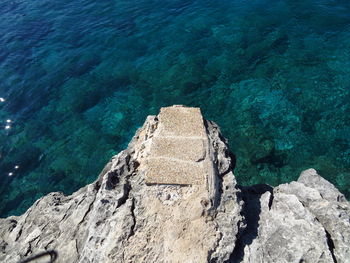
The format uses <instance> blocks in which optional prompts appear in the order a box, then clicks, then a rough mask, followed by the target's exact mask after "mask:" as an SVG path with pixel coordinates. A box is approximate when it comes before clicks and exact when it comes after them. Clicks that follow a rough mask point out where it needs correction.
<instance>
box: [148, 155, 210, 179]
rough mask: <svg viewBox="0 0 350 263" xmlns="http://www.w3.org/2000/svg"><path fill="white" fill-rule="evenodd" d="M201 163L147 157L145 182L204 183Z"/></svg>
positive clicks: (203, 171)
mask: <svg viewBox="0 0 350 263" xmlns="http://www.w3.org/2000/svg"><path fill="white" fill-rule="evenodd" d="M205 178H206V177H205V170H204V167H203V163H196V162H191V161H190V162H188V161H182V160H177V159H173V158H165V157H149V158H148V159H147V170H146V174H145V182H146V184H170V185H171V184H178V185H200V184H204V183H205Z"/></svg>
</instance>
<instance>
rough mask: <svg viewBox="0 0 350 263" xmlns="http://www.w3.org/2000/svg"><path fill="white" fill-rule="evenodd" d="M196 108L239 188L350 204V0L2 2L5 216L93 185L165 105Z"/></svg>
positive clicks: (1, 192) (1, 213)
mask: <svg viewBox="0 0 350 263" xmlns="http://www.w3.org/2000/svg"><path fill="white" fill-rule="evenodd" d="M172 104H184V105H188V106H194V107H201V109H202V112H203V114H204V116H205V117H206V118H207V119H210V120H214V121H215V122H217V123H218V124H219V125H220V127H221V130H222V133H223V135H224V136H225V137H226V138H228V140H229V144H230V147H231V150H232V151H233V153H234V154H235V155H236V156H237V163H236V168H235V175H236V177H237V180H238V182H239V183H240V184H242V185H251V184H257V183H267V184H271V185H277V184H280V183H286V182H290V181H292V180H296V179H297V178H298V175H299V173H300V172H301V171H302V170H303V169H306V168H310V167H314V168H315V169H317V170H318V172H319V173H320V174H321V175H322V176H323V177H325V178H326V179H328V180H329V181H330V182H332V183H333V184H335V185H336V186H337V187H338V188H339V189H340V191H342V192H343V193H344V194H345V195H346V196H347V197H348V198H349V197H350V1H348V0H302V1H301V0H221V1H220V0H218V1H209V0H162V1H159V0H158V1H156V0H99V1H96V0H79V1H78V0H69V1H68V0H40V1H35V0H2V1H1V4H0V183H1V184H0V198H1V203H0V217H5V216H9V215H19V214H21V213H23V212H24V211H25V210H26V209H27V208H28V207H29V206H31V205H32V204H33V203H34V202H35V200H37V199H38V198H40V197H41V196H43V195H45V194H47V193H49V192H52V191H62V192H64V193H65V194H71V193H72V192H74V191H76V190H77V189H79V188H80V187H82V186H84V185H86V184H88V183H91V182H92V181H93V180H95V179H96V178H97V175H98V173H99V172H100V171H101V169H102V168H103V166H104V165H105V163H106V162H107V161H108V160H109V159H110V158H111V157H112V156H113V155H114V154H116V153H118V152H119V151H121V150H122V149H125V148H126V147H127V144H128V142H129V140H130V139H131V138H132V136H133V134H134V133H135V131H136V129H137V128H138V127H140V126H141V125H142V124H143V122H144V120H145V117H146V116H147V115H149V114H157V113H158V112H159V109H160V107H162V106H169V105H172Z"/></svg>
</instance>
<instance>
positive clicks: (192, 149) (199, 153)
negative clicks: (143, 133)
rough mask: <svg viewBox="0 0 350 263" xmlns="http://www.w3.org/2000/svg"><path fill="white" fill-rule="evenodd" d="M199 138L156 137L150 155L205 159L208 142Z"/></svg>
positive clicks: (191, 159)
mask: <svg viewBox="0 0 350 263" xmlns="http://www.w3.org/2000/svg"><path fill="white" fill-rule="evenodd" d="M198 138H200V137H198ZM198 138H197V139H193V138H186V137H154V138H153V141H152V145H151V152H150V155H151V156H152V157H169V158H175V159H180V160H185V161H193V162H199V161H203V160H204V158H205V155H206V150H205V143H206V142H205V140H203V139H198Z"/></svg>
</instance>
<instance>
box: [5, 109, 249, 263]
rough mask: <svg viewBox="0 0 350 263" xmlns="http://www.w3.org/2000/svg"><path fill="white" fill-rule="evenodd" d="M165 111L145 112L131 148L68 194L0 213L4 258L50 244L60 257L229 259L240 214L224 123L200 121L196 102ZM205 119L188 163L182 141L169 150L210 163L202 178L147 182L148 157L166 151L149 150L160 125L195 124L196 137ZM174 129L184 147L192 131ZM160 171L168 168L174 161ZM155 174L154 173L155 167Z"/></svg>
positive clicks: (202, 163) (196, 163)
mask: <svg viewBox="0 0 350 263" xmlns="http://www.w3.org/2000/svg"><path fill="white" fill-rule="evenodd" d="M192 111H193V112H197V113H199V115H198V116H199V117H200V120H201V121H200V122H199V121H198V120H199V119H198V116H197V117H195V118H194V116H193V114H192V113H191V114H188V113H189V112H192ZM162 112H163V113H161V114H163V115H160V116H158V117H154V116H150V117H148V118H147V120H146V122H145V124H144V125H143V127H142V128H141V129H140V130H139V131H138V132H137V133H136V135H135V136H134V138H133V140H132V141H131V143H130V144H129V146H128V149H127V150H125V151H123V152H121V153H120V154H118V155H117V156H114V157H113V158H112V160H111V161H110V162H109V163H108V164H107V165H106V167H105V168H104V170H103V171H102V172H101V174H100V175H99V177H98V179H97V180H96V181H95V182H94V183H92V184H90V185H88V186H86V187H84V188H82V189H80V190H79V191H77V192H76V193H74V194H72V195H70V196H64V195H63V194H62V193H51V194H49V195H47V196H45V197H43V198H41V199H39V200H38V201H36V202H35V203H34V205H33V206H32V207H31V208H30V209H28V211H27V212H26V213H25V214H23V215H22V216H18V217H16V216H12V217H9V218H6V219H0V244H1V246H0V248H1V250H0V262H8V263H11V262H18V261H19V260H21V259H24V258H28V257H30V256H32V255H36V254H38V253H40V252H43V251H45V250H52V249H53V250H55V251H57V253H58V260H57V262H84V263H88V262H223V261H225V260H227V259H228V258H229V257H230V255H231V253H232V251H233V249H234V246H235V242H236V237H237V234H238V232H239V231H240V222H241V221H242V220H243V218H242V216H241V214H240V211H241V209H242V202H240V201H239V198H238V196H237V194H238V193H239V190H238V188H237V187H236V180H235V178H234V175H233V173H232V169H231V168H232V164H231V163H232V160H231V159H232V155H229V152H228V149H227V145H226V143H225V141H224V140H222V139H221V138H222V136H221V135H220V131H219V128H218V127H217V126H216V125H215V124H214V123H210V122H203V119H202V116H201V115H200V112H199V110H198V109H197V110H192V109H191V108H185V107H170V108H166V109H165V110H162ZM186 114H187V115H188V116H187V115H186ZM184 116H185V117H184ZM167 118H169V119H175V122H176V123H177V125H179V126H177V127H175V129H173V127H171V125H172V122H168V124H166V123H165V122H166V120H167ZM162 120H164V121H162ZM192 121H193V122H192ZM204 123H205V124H206V126H205V125H204ZM166 125H170V126H169V127H168V126H166ZM181 125H182V126H183V127H182V126H181ZM200 125H202V129H203V134H204V137H200V138H201V139H200V140H203V143H202V144H200V145H202V147H204V148H203V149H197V148H198V143H197V144H195V145H197V146H196V147H197V148H196V149H193V150H198V151H200V152H202V151H204V152H205V156H203V158H200V160H197V159H195V160H194V161H191V163H189V162H190V161H188V160H186V155H184V152H182V151H181V149H180V148H177V149H175V150H174V151H173V152H169V151H166V152H165V153H164V155H165V154H167V155H169V156H170V157H169V158H168V157H167V158H168V162H170V163H171V162H173V163H174V165H175V164H176V165H177V166H176V167H175V168H176V169H180V168H181V169H182V168H183V167H182V166H184V168H183V169H186V165H187V163H189V164H190V165H191V166H196V167H197V166H198V167H199V168H201V169H202V168H205V167H207V168H208V169H203V172H202V174H201V175H200V174H199V175H198V176H199V177H200V176H202V177H201V178H202V179H200V178H199V177H198V176H197V177H198V178H199V179H200V180H199V179H198V180H197V181H198V184H195V185H181V184H180V185H179V184H162V183H160V184H157V183H155V184H147V183H146V181H145V175H147V172H148V170H147V168H149V164H148V163H149V160H150V158H158V159H160V158H165V157H164V156H156V157H155V156H154V151H153V153H152V149H154V148H155V147H156V146H157V145H155V143H158V142H159V141H161V143H164V139H163V138H164V132H163V133H162V129H163V131H164V129H165V130H166V131H168V130H169V131H174V130H176V129H179V130H181V129H183V128H187V129H191V128H193V129H194V130H193V132H190V130H188V131H187V132H188V133H190V136H188V138H189V141H191V142H193V135H192V133H193V134H194V136H195V135H196V132H197V129H198V128H199V126H200ZM180 128H181V129H180ZM160 135H162V136H163V137H161V138H160ZM175 135H176V136H177V137H176V139H177V140H178V141H180V142H181V145H182V146H183V147H184V148H185V149H187V148H188V147H187V146H186V138H187V137H186V136H182V135H181V133H179V134H175ZM175 135H174V134H173V135H172V136H175ZM167 136H168V135H167ZM178 137H181V138H179V139H178ZM153 138H157V140H154V141H153ZM169 138H170V139H171V138H173V137H169ZM195 138H197V137H195ZM152 147H153V148H152ZM174 154H175V155H174ZM180 157H181V158H182V159H184V158H185V160H181V158H180ZM174 159H175V160H176V161H173V160H174ZM199 168H198V170H199ZM186 171H187V170H186ZM159 172H160V176H162V173H165V174H166V175H167V176H171V174H169V169H167V170H162V171H159ZM153 176H155V180H156V181H157V180H158V179H157V177H156V176H157V174H154V175H153ZM163 177H164V176H163ZM163 177H161V178H163ZM152 178H153V177H152ZM168 180H171V178H170V179H168ZM156 181H155V182H156ZM197 181H196V182H197ZM183 183H186V178H183Z"/></svg>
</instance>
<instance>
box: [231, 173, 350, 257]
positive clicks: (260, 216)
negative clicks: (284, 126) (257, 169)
mask: <svg viewBox="0 0 350 263" xmlns="http://www.w3.org/2000/svg"><path fill="white" fill-rule="evenodd" d="M243 193H244V200H245V201H246V208H245V211H244V213H243V214H244V216H245V218H246V219H247V223H248V226H247V228H246V230H245V232H243V234H242V235H241V237H240V239H239V241H238V244H237V246H236V249H235V252H234V254H233V256H231V262H254V263H258V262H296V263H299V262H305V263H307V262H336V263H346V262H350V205H349V202H347V201H346V199H345V197H344V196H343V195H342V194H341V193H340V192H339V191H338V190H337V189H336V188H335V187H334V186H333V185H332V184H331V183H329V182H328V181H326V180H325V179H323V178H322V177H321V176H319V175H318V174H317V172H316V171H315V170H314V169H309V170H306V171H304V172H302V173H301V175H300V177H299V179H298V181H297V182H291V183H290V184H283V185H280V186H277V187H275V188H274V189H273V188H271V187H269V186H266V185H265V186H264V185H261V186H255V187H248V188H245V189H243Z"/></svg>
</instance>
